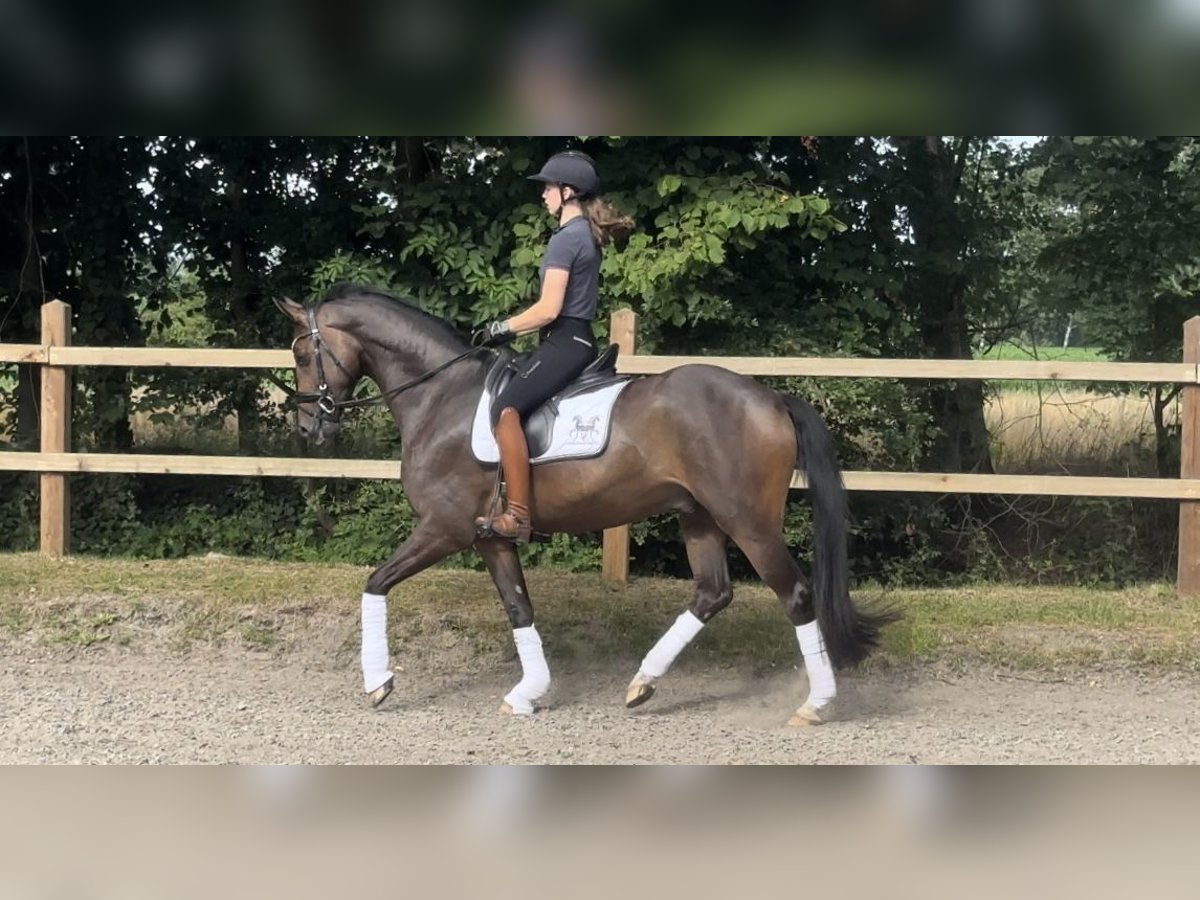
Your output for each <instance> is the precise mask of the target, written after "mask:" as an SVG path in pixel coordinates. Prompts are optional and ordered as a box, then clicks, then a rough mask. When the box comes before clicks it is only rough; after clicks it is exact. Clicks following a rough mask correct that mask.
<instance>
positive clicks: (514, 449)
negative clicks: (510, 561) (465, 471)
mask: <svg viewBox="0 0 1200 900" xmlns="http://www.w3.org/2000/svg"><path fill="white" fill-rule="evenodd" d="M496 443H497V444H499V445H500V465H501V467H502V468H503V469H504V481H505V483H506V484H507V485H508V503H507V504H506V505H505V508H504V512H502V513H500V514H499V515H498V516H492V517H491V518H488V517H487V516H481V517H480V518H478V519H476V520H475V524H476V526H478V527H487V528H488V529H490V530H491V532H492V533H493V534H495V535H498V536H499V537H502V538H508V539H509V540H511V541H515V542H516V543H518V544H524V543H527V542H528V541H529V536H530V534H531V533H532V532H533V528H532V526H531V525H530V522H529V445H528V444H527V443H526V442H525V429H524V428H522V427H521V417H520V415H518V414H517V411H516V410H515V409H513V408H512V407H511V406H510V407H508V408H506V409H505V410H504V411H503V412H501V413H500V421H499V422H497V423H496Z"/></svg>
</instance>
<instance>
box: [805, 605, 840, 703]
mask: <svg viewBox="0 0 1200 900" xmlns="http://www.w3.org/2000/svg"><path fill="white" fill-rule="evenodd" d="M796 639H797V640H799V641H800V652H801V653H802V654H804V671H805V672H807V673H808V699H807V700H806V701H805V702H804V705H805V706H808V707H811V708H812V709H820V708H821V707H823V706H825V705H826V704H827V703H829V701H830V700H832V699H833V698H834V697H836V696H837V682H836V681H835V680H834V677H833V666H832V664H830V662H829V653H828V652H827V651H826V649H825V639H824V638H823V637H822V636H821V629H820V628H819V627H818V626H817V623H816V622H815V621H813V622H809V623H808V624H807V625H798V626H796Z"/></svg>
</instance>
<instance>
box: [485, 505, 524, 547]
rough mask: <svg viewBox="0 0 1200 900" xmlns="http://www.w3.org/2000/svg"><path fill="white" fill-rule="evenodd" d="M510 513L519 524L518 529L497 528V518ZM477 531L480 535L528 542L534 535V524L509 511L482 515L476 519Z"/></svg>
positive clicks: (516, 541)
mask: <svg viewBox="0 0 1200 900" xmlns="http://www.w3.org/2000/svg"><path fill="white" fill-rule="evenodd" d="M506 514H507V515H508V517H509V518H511V519H512V520H513V521H514V522H516V524H517V528H516V531H514V532H512V533H506V532H503V531H498V530H497V529H496V520H497V519H499V518H500V516H502V515H506ZM475 533H476V534H477V535H479V536H480V537H498V538H503V539H504V540H506V541H512V542H513V543H514V544H528V543H529V539H530V537H531V536H532V535H533V525H532V524H531V523H529V522H522V521H521V520H520V519H518V518H517V517H516V516H514V515H513V514H512V513H508V512H507V511H506V512H504V513H500V514H499V515H494V516H487V517H482V516H481V517H480V518H478V519H476V520H475Z"/></svg>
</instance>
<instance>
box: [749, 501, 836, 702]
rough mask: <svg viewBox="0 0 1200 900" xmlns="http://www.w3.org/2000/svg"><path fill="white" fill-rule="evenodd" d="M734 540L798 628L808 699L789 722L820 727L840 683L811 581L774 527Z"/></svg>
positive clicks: (797, 637)
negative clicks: (816, 612)
mask: <svg viewBox="0 0 1200 900" xmlns="http://www.w3.org/2000/svg"><path fill="white" fill-rule="evenodd" d="M732 536H733V539H734V542H735V543H737V545H738V546H739V547H740V548H741V549H742V552H743V553H745V554H746V558H747V559H748V560H749V561H750V565H752V566H753V567H754V571H756V572H758V574H759V576H760V577H761V578H762V580H763V581H765V582H766V583H767V586H768V587H770V588H771V590H773V591H774V592H775V594H776V596H778V597H779V599H780V601H781V602H782V603H783V608H784V611H785V612H786V613H787V617H788V620H789V621H790V622H791V623H792V625H793V626H795V628H796V639H797V640H798V641H799V643H800V651H801V654H802V655H803V657H804V671H805V673H806V674H807V675H808V698H807V699H806V700H805V701H804V704H803V705H802V706H801V707H800V708H799V709H797V710H796V712H795V713H794V714H793V715H792V717H791V719H789V720H788V724H789V725H819V724H820V723H821V722H823V721H826V720H827V719H828V718H829V715H830V714H831V713H832V707H831V705H830V704H831V703H832V702H833V699H834V698H835V697H836V696H837V682H836V680H835V679H834V676H833V666H832V665H831V664H830V662H829V654H828V653H827V652H826V650H825V641H824V640H823V639H822V637H821V631H820V629H819V628H818V627H817V623H816V619H815V616H814V610H813V603H812V594H811V592H810V591H809V588H808V580H807V579H806V578H805V577H804V573H803V571H801V569H800V564H799V563H798V562H796V560H795V559H794V558H793V557H792V553H791V551H790V550H789V549H788V546H787V544H786V543H785V542H784V540H783V536H782V535H781V534H779V533H778V532H776V531H775V527H774V526H773V525H772V526H766V525H764V526H762V527H758V528H755V529H754V530H753V531H749V530H747V531H745V532H742V531H738V532H735V533H733V535H732Z"/></svg>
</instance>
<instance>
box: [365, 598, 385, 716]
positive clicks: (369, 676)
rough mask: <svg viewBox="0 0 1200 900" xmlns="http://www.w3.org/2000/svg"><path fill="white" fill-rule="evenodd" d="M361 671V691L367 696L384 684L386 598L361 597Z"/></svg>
mask: <svg viewBox="0 0 1200 900" xmlns="http://www.w3.org/2000/svg"><path fill="white" fill-rule="evenodd" d="M362 671H363V690H365V691H366V692H367V693H368V694H369V693H371V691H373V690H375V688H377V687H379V686H381V685H382V684H384V683H385V682H386V681H387V680H388V679H389V678H391V677H392V673H391V672H389V671H388V642H387V597H383V596H380V595H379V594H363V596H362Z"/></svg>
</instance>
